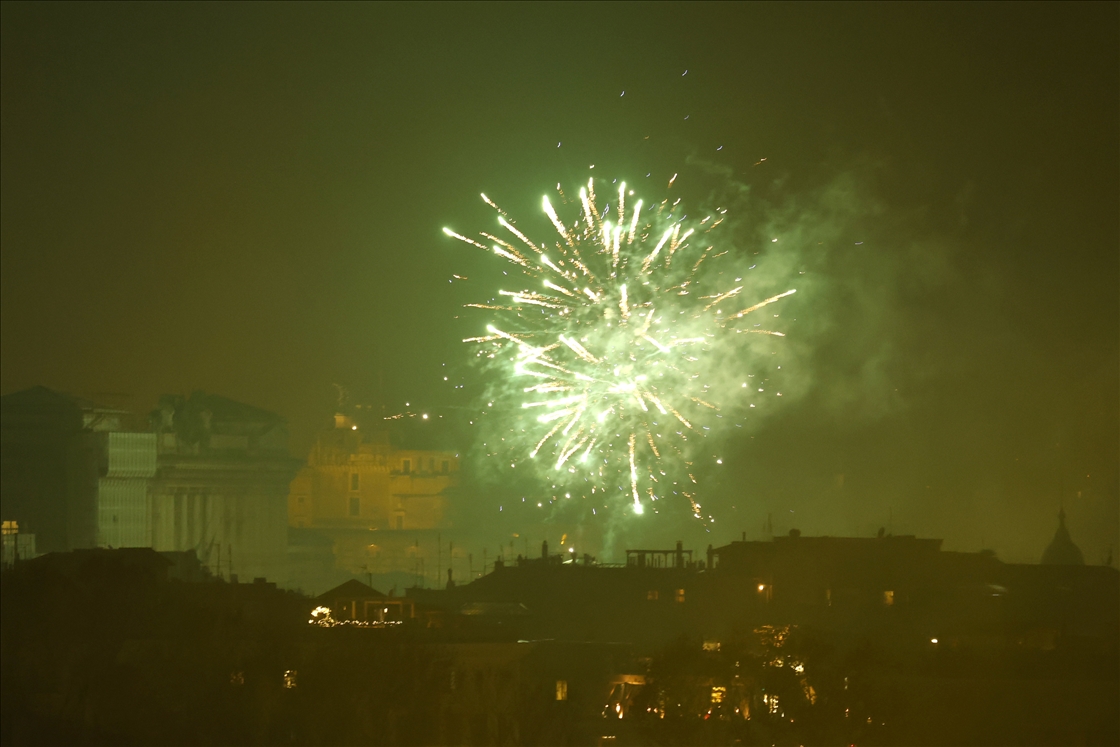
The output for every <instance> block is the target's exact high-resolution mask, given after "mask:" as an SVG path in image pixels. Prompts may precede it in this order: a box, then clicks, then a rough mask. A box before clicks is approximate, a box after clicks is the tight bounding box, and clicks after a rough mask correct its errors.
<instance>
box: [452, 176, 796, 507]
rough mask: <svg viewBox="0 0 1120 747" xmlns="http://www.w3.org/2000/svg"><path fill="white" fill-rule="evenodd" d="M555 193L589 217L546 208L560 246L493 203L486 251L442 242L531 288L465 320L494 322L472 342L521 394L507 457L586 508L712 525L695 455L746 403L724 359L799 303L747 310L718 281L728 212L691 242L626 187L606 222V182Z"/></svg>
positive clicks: (507, 401) (707, 222) (737, 286)
mask: <svg viewBox="0 0 1120 747" xmlns="http://www.w3.org/2000/svg"><path fill="white" fill-rule="evenodd" d="M557 192H558V195H559V198H560V202H561V206H562V209H564V208H569V209H570V208H575V209H578V217H576V218H575V220H574V221H572V222H571V223H565V222H564V221H563V220H562V219H561V217H560V215H559V214H558V213H557V211H556V209H555V208H554V207H553V204H552V202H551V201H550V200H549V199H548V197H545V198H544V199H543V203H542V208H543V211H544V214H545V215H546V216H548V219H549V221H551V223H552V225H553V227H554V228H555V230H556V236H554V237H552V238H551V239H549V240H548V241H541V242H536V241H533V240H532V239H531V238H530V237H528V236H526V235H525V234H524V233H522V232H521V231H520V230H519V229H518V228H517V227H516V225H515V224H514V222H513V221H512V220H511V219H510V218H509V216H507V215H506V213H505V212H504V211H502V209H501V208H499V207H498V206H497V205H496V204H495V203H494V202H493V201H491V200H490V199H489V198H488V197H487V196H486V195H482V199H483V200H484V201H485V202H486V203H487V204H488V205H490V206H491V207H492V208H493V209H494V210H496V211H497V213H498V223H499V225H500V226H501V228H502V231H501V232H499V233H498V234H497V235H495V234H490V233H485V232H483V233H481V234H480V238H479V239H473V238H469V237H466V236H463V235H461V234H458V233H456V232H454V231H452V230H450V229H446V228H445V229H444V232H445V233H447V235H449V236H451V237H453V238H456V239H458V240H460V241H463V242H466V243H467V244H470V245H472V246H474V247H477V248H479V249H481V250H483V251H486V252H488V253H492V254H494V255H497V256H498V257H500V258H502V259H503V260H505V261H506V262H508V263H509V264H510V265H512V266H513V267H514V268H516V270H518V271H519V273H520V274H521V275H522V276H523V277H524V278H526V279H527V281H528V282H527V287H524V288H522V289H520V290H501V291H499V293H498V296H497V297H495V298H493V299H490V301H489V302H488V303H473V304H467V306H468V307H473V308H477V309H483V310H486V311H487V312H490V313H491V314H492V320H491V322H490V324H488V325H487V327H486V330H487V334H485V335H482V336H478V337H470V338H467V339H466V340H464V342H467V343H470V344H473V345H476V346H478V354H479V356H480V357H483V358H485V359H487V360H490V361H492V362H493V363H494V364H495V366H496V367H497V368H498V369H499V374H498V375H499V376H500V377H501V378H502V380H503V383H504V386H503V387H502V389H503V391H505V392H507V393H508V396H505V397H504V398H499V399H502V401H501V402H498V403H496V404H499V406H500V407H499V413H500V417H501V418H502V419H503V422H504V423H506V424H508V431H507V433H506V435H505V436H504V437H503V438H502V439H501V443H502V444H503V449H506V448H508V451H505V452H503V453H502V454H501V456H503V457H504V458H510V459H511V463H512V464H516V463H518V462H519V461H524V460H526V459H528V460H532V461H534V462H537V463H538V465H540V466H544V467H546V468H547V469H548V470H551V471H552V480H553V482H554V483H561V482H563V483H565V486H566V487H567V486H570V487H571V489H572V490H575V491H576V492H577V493H578V494H580V495H582V496H583V497H589V498H594V497H599V498H602V499H603V500H604V501H608V502H609V501H610V500H612V499H613V500H618V498H619V497H624V500H626V501H628V502H629V503H630V504H631V505H632V508H633V511H634V512H635V513H638V514H641V513H643V512H644V510H645V507H646V505H649V504H650V503H652V502H653V501H657V500H659V499H664V498H666V497H669V496H671V495H678V496H682V497H684V498H685V499H687V500H688V502H689V505H690V510H691V511H692V513H693V515H694V516H696V517H697V518H705V517H704V515H703V514H702V507H701V505H700V504H699V503H698V501H697V499H696V493H695V487H694V486H695V484H696V479H695V477H694V475H693V473H694V472H695V470H694V469H693V468H692V467H693V461H694V458H695V455H696V454H697V453H698V452H699V450H698V449H697V448H696V446H697V444H698V442H699V441H700V440H701V439H703V438H705V437H706V436H707V435H709V433H710V432H711V429H712V426H711V425H710V424H711V423H714V422H715V419H718V418H722V417H723V416H722V414H721V408H723V407H725V406H727V405H728V404H732V402H733V400H735V398H736V397H737V396H738V395H739V393H740V392H741V391H742V390H740V389H739V388H738V387H731V386H724V385H721V384H720V382H721V381H725V380H727V377H726V376H719V375H717V373H718V372H719V371H720V370H721V369H723V368H725V367H728V366H733V365H735V364H734V358H731V359H729V358H728V357H727V356H728V355H729V354H730V355H734V345H733V343H734V341H735V340H736V339H738V340H743V339H744V338H736V335H737V334H740V333H752V334H767V335H778V336H781V335H782V333H781V332H777V331H772V330H767V329H762V328H761V325H753V324H749V323H744V322H742V320H743V318H744V317H746V316H747V315H748V314H751V313H752V312H755V311H757V310H759V309H761V308H763V307H764V306H767V305H768V304H771V303H773V302H775V301H778V300H779V299H781V298H783V297H785V296H788V295H790V294H792V293H794V291H793V290H788V291H786V292H784V293H780V294H778V295H775V296H771V297H770V298H766V299H764V300H760V301H757V302H755V303H753V304H751V305H748V306H745V307H744V306H743V305H742V299H741V293H742V292H743V290H744V287H745V286H744V284H742V283H741V281H742V278H736V279H735V280H736V282H735V283H728V282H726V281H725V280H724V273H723V272H720V271H718V269H717V267H718V265H719V259H720V257H722V256H724V255H726V254H727V251H726V250H719V249H717V248H716V246H715V244H713V243H711V242H710V241H709V237H710V234H711V231H712V230H713V229H714V228H715V227H716V226H718V225H720V223H722V222H723V220H724V214H725V213H726V212H727V211H726V210H717V211H715V213H713V214H712V215H709V216H707V217H705V218H703V219H702V220H700V221H699V222H697V223H695V224H694V225H692V226H686V225H685V223H684V221H685V218H684V217H679V215H678V213H679V212H680V205H679V203H680V200H677V201H676V202H672V203H670V202H669V201H668V200H664V201H662V202H661V203H659V204H657V205H654V206H649V207H645V206H643V203H642V201H641V200H636V201H635V200H633V198H634V193H633V191H630V190H627V188H626V184H625V183H622V184H619V185H618V192H617V195H615V194H613V188H612V194H611V196H610V200H613V201H614V205H613V206H612V205H611V204H610V201H608V202H607V204H605V205H604V206H603V207H602V208H600V206H599V205H600V203H599V201H598V200H597V198H596V195H595V183H594V180H589V181H588V183H587V186H586V187H584V188H581V189H580V191H579V200H578V204H573V203H575V201H574V200H572V201H569V200H568V199H567V198H566V197H565V195H564V192H563V190H562V189H561V187H560V185H557ZM572 212H575V211H574V210H572ZM731 274H732V275H733V274H734V273H731ZM750 321H754V320H753V319H752V320H750ZM745 386H746V385H745V384H744V387H745ZM541 462H545V463H546V464H541ZM565 495H566V496H568V497H570V496H571V492H568V493H565ZM604 505H607V504H604ZM707 519H709V520H710V519H711V517H710V516H708V517H707Z"/></svg>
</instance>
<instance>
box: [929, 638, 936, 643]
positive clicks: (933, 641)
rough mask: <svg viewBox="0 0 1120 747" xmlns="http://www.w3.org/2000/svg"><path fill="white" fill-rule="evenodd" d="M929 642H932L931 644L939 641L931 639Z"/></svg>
mask: <svg viewBox="0 0 1120 747" xmlns="http://www.w3.org/2000/svg"><path fill="white" fill-rule="evenodd" d="M929 642H930V643H937V639H936V638H930V639H929Z"/></svg>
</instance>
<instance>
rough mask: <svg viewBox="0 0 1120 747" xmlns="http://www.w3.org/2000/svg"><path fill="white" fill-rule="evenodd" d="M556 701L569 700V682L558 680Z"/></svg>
mask: <svg viewBox="0 0 1120 747" xmlns="http://www.w3.org/2000/svg"><path fill="white" fill-rule="evenodd" d="M556 699H557V700H567V699H568V681H567V680H556Z"/></svg>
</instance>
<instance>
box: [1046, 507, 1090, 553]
mask: <svg viewBox="0 0 1120 747" xmlns="http://www.w3.org/2000/svg"><path fill="white" fill-rule="evenodd" d="M1042 565H1085V558H1084V557H1083V556H1082V555H1081V550H1080V549H1079V548H1078V547H1077V545H1075V544H1073V540H1072V539H1070V536H1069V530H1068V529H1066V512H1065V509H1064V508H1061V509H1058V531H1056V532H1054V539H1052V540H1050V546H1049V547H1047V548H1046V552H1044V553H1042Z"/></svg>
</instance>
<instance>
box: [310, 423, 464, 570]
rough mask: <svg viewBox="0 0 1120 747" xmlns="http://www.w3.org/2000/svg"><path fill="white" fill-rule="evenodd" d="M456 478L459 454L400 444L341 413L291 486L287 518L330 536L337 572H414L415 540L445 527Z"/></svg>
mask: <svg viewBox="0 0 1120 747" xmlns="http://www.w3.org/2000/svg"><path fill="white" fill-rule="evenodd" d="M458 473H459V456H458V454H456V453H454V452H450V451H439V450H430V449H410V448H406V447H402V446H400V445H396V444H394V443H392V442H391V440H390V436H389V431H388V430H387V429H385V428H376V427H374V428H366V427H359V425H358V424H357V423H355V421H354V420H353V419H351V418H350V417H348V416H345V415H336V416H335V418H334V423H333V427H332V428H330V429H328V430H325V431H323V432H322V433H320V434H319V436H318V438H317V439H316V441H315V444H314V446H313V447H312V448H311V452H310V454H309V456H308V459H307V465H306V466H305V467H304V468H303V469H301V470H300V471H299V473H298V474H297V475H296V477H295V479H294V480H293V481H292V485H291V491H290V492H289V494H288V520H289V523H290V526H291V527H292V529H293V531H297V532H302V533H311V534H314V535H316V536H319V537H323V538H327V539H329V540H330V542H331V546H332V548H333V550H332V551H333V554H334V558H335V564H336V567H337V568H338V569H339V570H345V571H347V572H349V573H354V574H364V573H375V572H376V573H389V572H393V571H405V572H411V571H412V570H414V569H413V564H414V563H415V559H416V558H415V556H416V547H417V539H418V538H421V537H426V535H427V534H428V533H432V534H433V535H434V533H435V532H437V531H438V530H439V529H441V528H444V527H445V526H446V518H445V517H446V512H447V507H448V500H449V497H450V495H451V494H452V493H453V491H454V489H455V487H456V485H457V484H458Z"/></svg>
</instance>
